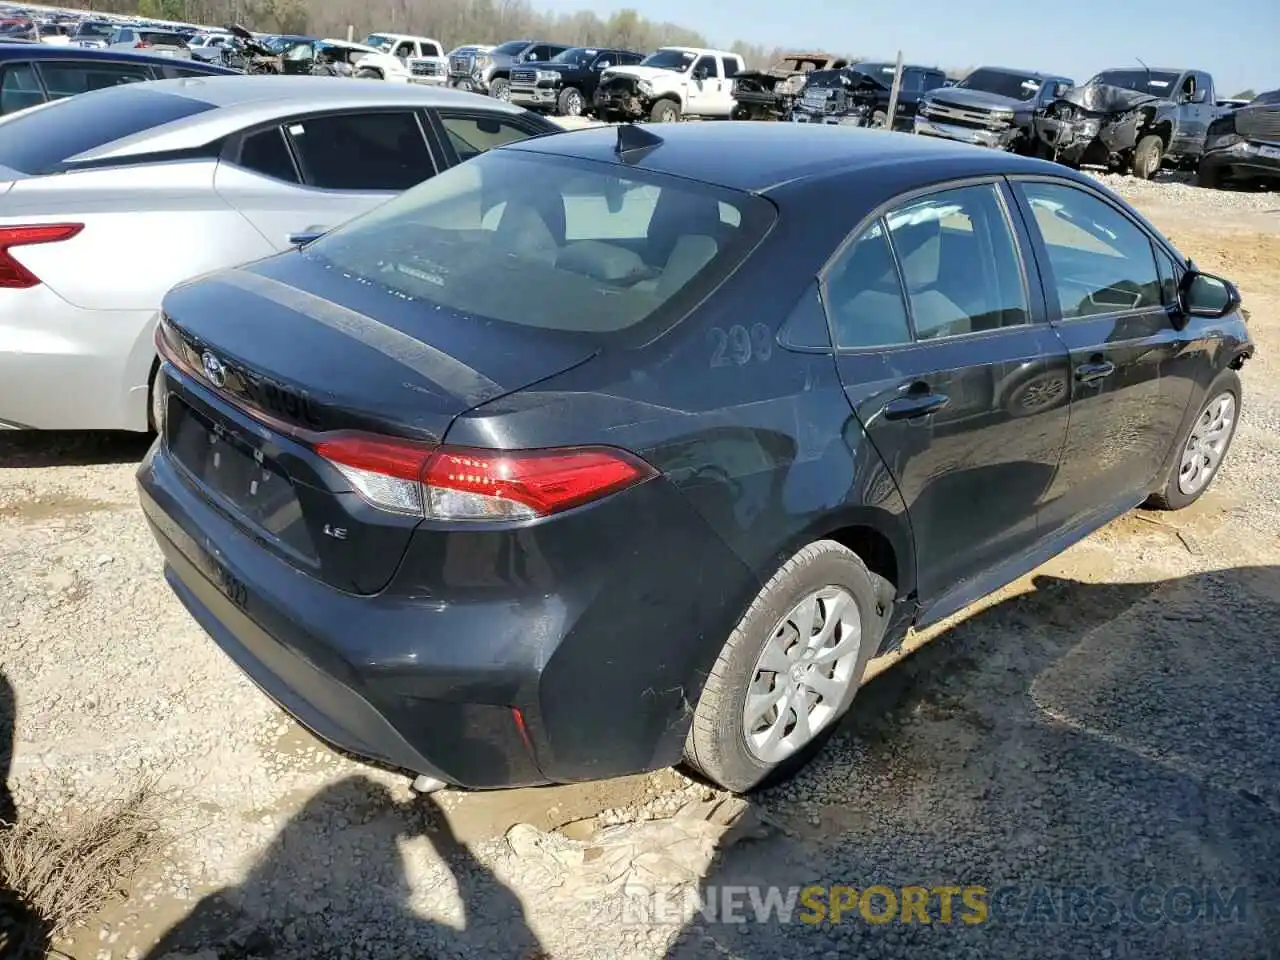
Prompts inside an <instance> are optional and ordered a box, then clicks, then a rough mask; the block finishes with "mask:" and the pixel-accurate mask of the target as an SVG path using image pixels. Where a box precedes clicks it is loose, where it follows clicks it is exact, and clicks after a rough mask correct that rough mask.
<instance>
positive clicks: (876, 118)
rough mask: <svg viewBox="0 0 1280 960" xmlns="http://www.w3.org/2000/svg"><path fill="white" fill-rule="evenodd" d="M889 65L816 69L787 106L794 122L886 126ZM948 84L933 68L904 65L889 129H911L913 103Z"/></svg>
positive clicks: (890, 80) (890, 79)
mask: <svg viewBox="0 0 1280 960" xmlns="http://www.w3.org/2000/svg"><path fill="white" fill-rule="evenodd" d="M896 70H897V65H896V64H893V63H855V64H852V65H851V66H848V67H842V68H841V69H839V70H814V71H813V72H812V73H810V74H809V78H808V80H806V81H805V85H804V89H803V90H802V91H800V96H799V97H797V98H796V101H795V103H794V105H793V106H792V109H791V119H792V121H793V122H795V123H836V124H842V125H845V126H857V127H886V126H889V123H888V118H889V98H890V94H891V92H892V90H893V75H894V72H895V71H896ZM946 82H947V75H946V73H944V72H943V71H942V70H939V69H938V68H937V67H920V66H914V65H904V66H903V68H902V84H901V86H900V88H899V90H898V105H897V109H896V110H895V111H894V118H893V124H892V126H893V129H895V130H907V131H909V130H910V129H911V120H912V118H913V117H914V116H915V114H916V104H917V102H918V101H919V100H920V98H921V97H922V96H924V95H925V94H926V93H927V92H929V91H930V90H936V89H937V88H939V87H941V86H943V85H944V84H945V83H946Z"/></svg>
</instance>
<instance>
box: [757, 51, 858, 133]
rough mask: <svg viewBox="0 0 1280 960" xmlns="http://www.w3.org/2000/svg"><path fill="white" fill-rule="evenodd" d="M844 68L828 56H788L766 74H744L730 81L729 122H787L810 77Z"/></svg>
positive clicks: (834, 57)
mask: <svg viewBox="0 0 1280 960" xmlns="http://www.w3.org/2000/svg"><path fill="white" fill-rule="evenodd" d="M848 64H849V61H848V60H842V59H840V58H838V57H836V56H834V55H833V54H830V53H788V54H784V55H783V56H782V57H781V58H780V59H779V60H778V62H777V63H775V64H774V65H773V66H771V67H769V68H768V69H767V70H745V71H743V72H742V73H739V74H738V75H737V76H736V77H734V78H733V98H734V100H735V101H737V106H736V107H734V110H733V119H735V120H787V119H789V118H790V117H791V108H792V107H793V106H794V105H795V101H796V97H798V96H800V91H801V90H803V89H804V85H805V80H806V79H807V78H808V77H809V75H810V74H812V73H814V72H816V71H819V70H839V69H840V68H841V67H845V66H848Z"/></svg>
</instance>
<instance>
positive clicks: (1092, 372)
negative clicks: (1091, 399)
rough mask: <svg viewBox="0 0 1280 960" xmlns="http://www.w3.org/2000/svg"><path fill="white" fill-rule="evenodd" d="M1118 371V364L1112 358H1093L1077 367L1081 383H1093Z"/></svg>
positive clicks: (1077, 377) (1077, 376)
mask: <svg viewBox="0 0 1280 960" xmlns="http://www.w3.org/2000/svg"><path fill="white" fill-rule="evenodd" d="M1115 372H1116V365H1115V364H1114V363H1112V362H1111V361H1110V360H1091V361H1090V362H1088V363H1082V364H1080V366H1078V367H1076V379H1077V380H1079V381H1080V382H1081V383H1093V382H1094V381H1095V380H1101V379H1102V378H1103V377H1109V376H1111V375H1112V374H1113V373H1115Z"/></svg>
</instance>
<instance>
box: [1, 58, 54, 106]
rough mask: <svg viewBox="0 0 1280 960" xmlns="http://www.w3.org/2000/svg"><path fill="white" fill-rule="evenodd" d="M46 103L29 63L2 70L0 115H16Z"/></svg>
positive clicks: (17, 64)
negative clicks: (18, 112)
mask: <svg viewBox="0 0 1280 960" xmlns="http://www.w3.org/2000/svg"><path fill="white" fill-rule="evenodd" d="M37 103H44V94H43V93H42V92H41V90H40V83H39V81H38V80H36V72H35V70H33V69H32V68H31V64H29V63H16V64H14V65H13V66H10V67H5V68H4V69H3V70H0V114H4V113H14V112H16V111H18V110H25V109H26V108H27V107H34V106H35V105H36V104H37Z"/></svg>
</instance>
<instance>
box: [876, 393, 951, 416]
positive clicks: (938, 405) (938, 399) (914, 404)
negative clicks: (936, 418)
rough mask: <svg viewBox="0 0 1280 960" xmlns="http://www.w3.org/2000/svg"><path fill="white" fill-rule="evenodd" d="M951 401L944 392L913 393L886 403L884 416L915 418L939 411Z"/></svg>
mask: <svg viewBox="0 0 1280 960" xmlns="http://www.w3.org/2000/svg"><path fill="white" fill-rule="evenodd" d="M950 402H951V398H950V397H948V396H947V395H946V394H943V393H912V394H908V395H907V396H905V397H898V399H896V400H890V401H889V402H888V403H886V404H885V405H884V409H883V413H884V418H885V419H886V420H915V419H918V418H919V417H927V416H928V415H929V414H931V413H937V412H938V411H939V410H941V409H942V408H943V407H945V406H946V405H947V404H948V403H950Z"/></svg>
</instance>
